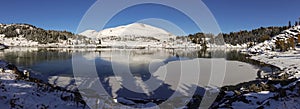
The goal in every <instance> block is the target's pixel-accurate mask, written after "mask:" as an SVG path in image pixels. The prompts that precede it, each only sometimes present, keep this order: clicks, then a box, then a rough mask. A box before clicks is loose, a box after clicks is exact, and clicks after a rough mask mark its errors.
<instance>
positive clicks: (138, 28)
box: [80, 23, 175, 40]
mask: <svg viewBox="0 0 300 109" xmlns="http://www.w3.org/2000/svg"><path fill="white" fill-rule="evenodd" d="M80 34H81V35H84V36H87V37H91V38H105V37H110V36H116V37H152V38H155V39H158V40H167V39H170V38H174V37H175V35H173V34H172V33H169V32H167V31H166V30H163V29H161V28H158V27H154V26H151V25H148V24H143V23H132V24H128V25H123V26H118V27H114V28H107V29H104V30H102V31H100V32H96V31H95V30H87V31H84V32H82V33H80Z"/></svg>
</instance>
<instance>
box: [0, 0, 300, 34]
mask: <svg viewBox="0 0 300 109" xmlns="http://www.w3.org/2000/svg"><path fill="white" fill-rule="evenodd" d="M95 1H96V0H1V2H0V4H1V6H0V23H28V24H32V25H35V26H37V27H41V28H44V29H52V30H67V31H71V32H75V31H76V29H77V26H78V25H79V23H80V20H81V18H82V17H83V15H84V14H85V12H86V11H87V10H88V9H89V7H90V6H91V5H93V3H94V2H95ZM187 2H188V1H187ZM203 2H204V3H205V4H206V5H207V6H208V8H209V9H210V10H211V12H212V13H213V14H214V16H215V18H216V20H217V21H218V23H219V25H220V27H221V30H222V31H223V32H231V31H239V30H245V29H246V30H249V29H254V28H258V27H266V26H283V25H287V24H288V21H289V20H291V21H292V23H294V21H296V20H298V18H299V17H300V13H299V6H300V0H203ZM149 9H150V10H149ZM145 10H149V11H147V12H145ZM134 13H139V14H134ZM166 13H174V14H166ZM175 13H176V14H175ZM170 15H172V16H170ZM147 17H160V18H164V19H166V20H169V21H172V22H176V24H178V25H179V26H180V27H181V28H184V29H185V30H186V32H187V33H196V32H198V31H199V30H198V29H197V28H195V27H194V26H195V25H193V24H192V22H190V21H189V19H188V17H186V16H184V15H183V14H180V13H178V12H175V11H174V12H173V11H172V10H170V9H169V8H166V7H162V6H146V5H145V6H137V7H133V8H130V9H128V10H126V11H124V12H122V13H120V14H118V16H116V17H115V18H114V19H112V21H111V22H110V23H109V24H108V25H107V27H113V26H118V25H124V24H128V23H132V22H135V21H137V20H140V19H143V18H147Z"/></svg>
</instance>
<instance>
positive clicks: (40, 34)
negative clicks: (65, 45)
mask: <svg viewBox="0 0 300 109" xmlns="http://www.w3.org/2000/svg"><path fill="white" fill-rule="evenodd" d="M0 34H4V35H5V37H6V38H13V37H19V36H22V37H24V38H26V39H27V40H32V41H36V42H39V43H40V44H47V43H58V42H59V40H67V39H68V38H84V36H80V35H75V34H73V33H71V32H67V31H55V30H44V29H41V28H37V27H35V26H33V25H30V24H10V25H6V24H2V26H0Z"/></svg>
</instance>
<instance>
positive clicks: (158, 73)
mask: <svg viewBox="0 0 300 109" xmlns="http://www.w3.org/2000/svg"><path fill="white" fill-rule="evenodd" d="M0 58H1V59H2V60H5V61H8V62H11V63H13V64H16V65H17V66H19V67H20V68H21V69H29V70H30V71H31V72H33V74H32V76H34V77H37V78H40V79H42V80H44V81H45V82H49V83H51V84H56V85H58V86H62V87H66V88H68V89H75V83H77V85H79V86H84V88H86V89H91V90H98V92H97V93H99V94H100V93H101V94H100V95H104V94H108V95H110V96H111V97H113V98H117V97H125V98H140V99H149V98H153V99H167V98H169V97H171V96H173V93H176V96H191V95H190V94H193V93H194V92H195V93H196V94H200V95H201V94H203V93H204V92H203V87H206V86H215V87H221V86H224V85H235V84H238V83H241V82H247V81H251V80H255V79H256V77H257V74H256V73H257V71H258V70H259V69H264V70H266V71H271V70H272V69H270V68H269V67H263V66H259V65H253V63H251V62H247V58H246V57H245V56H244V55H242V54H240V53H239V52H236V51H230V50H228V51H224V50H207V51H203V50H195V49H192V50H184V49H181V50H176V49H175V50H173V49H137V50H125V49H38V48H11V49H6V50H4V51H0ZM72 59H73V60H72ZM242 60H243V61H242ZM72 62H73V64H74V66H76V67H72ZM246 62H247V63H246ZM212 66H213V67H212ZM74 70H76V71H75V72H76V74H75V75H74V74H73V71H74ZM94 71H96V73H95V74H94V73H93V72H94ZM74 76H75V77H76V78H75V79H76V80H78V81H75V80H74ZM223 77H224V78H223ZM222 79H224V80H222ZM97 83H101V84H97ZM127 84H128V85H127ZM99 85H101V86H103V88H104V89H95V87H98V86H99Z"/></svg>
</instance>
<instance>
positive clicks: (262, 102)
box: [219, 26, 300, 109]
mask: <svg viewBox="0 0 300 109" xmlns="http://www.w3.org/2000/svg"><path fill="white" fill-rule="evenodd" d="M299 30H300V26H295V27H292V28H290V29H288V30H285V31H283V32H282V34H279V35H277V36H275V37H273V38H272V39H271V40H267V41H265V42H263V43H259V44H257V45H255V46H253V47H251V48H249V49H247V50H246V51H247V52H248V53H250V54H251V55H252V57H251V59H254V60H258V61H260V62H263V63H267V64H271V65H274V66H276V67H278V68H280V69H281V70H282V71H280V72H279V74H276V75H278V76H279V77H280V76H283V75H288V79H287V80H283V81H281V83H280V82H279V83H280V84H270V83H268V82H262V83H260V84H263V85H268V86H272V87H274V88H275V89H276V90H273V91H272V92H271V91H260V92H248V93H247V92H246V93H243V94H242V95H238V93H239V92H243V90H244V89H241V91H238V92H233V91H230V92H226V95H225V98H226V99H228V98H230V99H231V100H233V101H230V100H228V101H223V104H221V105H219V106H220V107H222V106H225V107H231V108H237V109H239V108H249V109H252V108H265V109H275V108H276V109H299V108H300V107H299V106H300V105H299V103H300V101H299V100H300V97H299V96H300V94H299V91H300V87H299V86H300V85H299V84H300V82H299V79H300V48H299V47H296V48H295V50H290V51H286V52H279V51H277V50H275V42H276V40H281V39H283V40H286V39H288V38H295V39H297V35H298V34H299V33H300V31H299ZM253 53H255V54H254V55H253ZM273 79H274V78H268V80H269V81H272V80H273ZM275 81H278V80H275ZM279 81H280V80H279ZM284 81H292V82H291V83H290V84H287V85H283V82H284ZM267 83H268V84H267Z"/></svg>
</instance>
